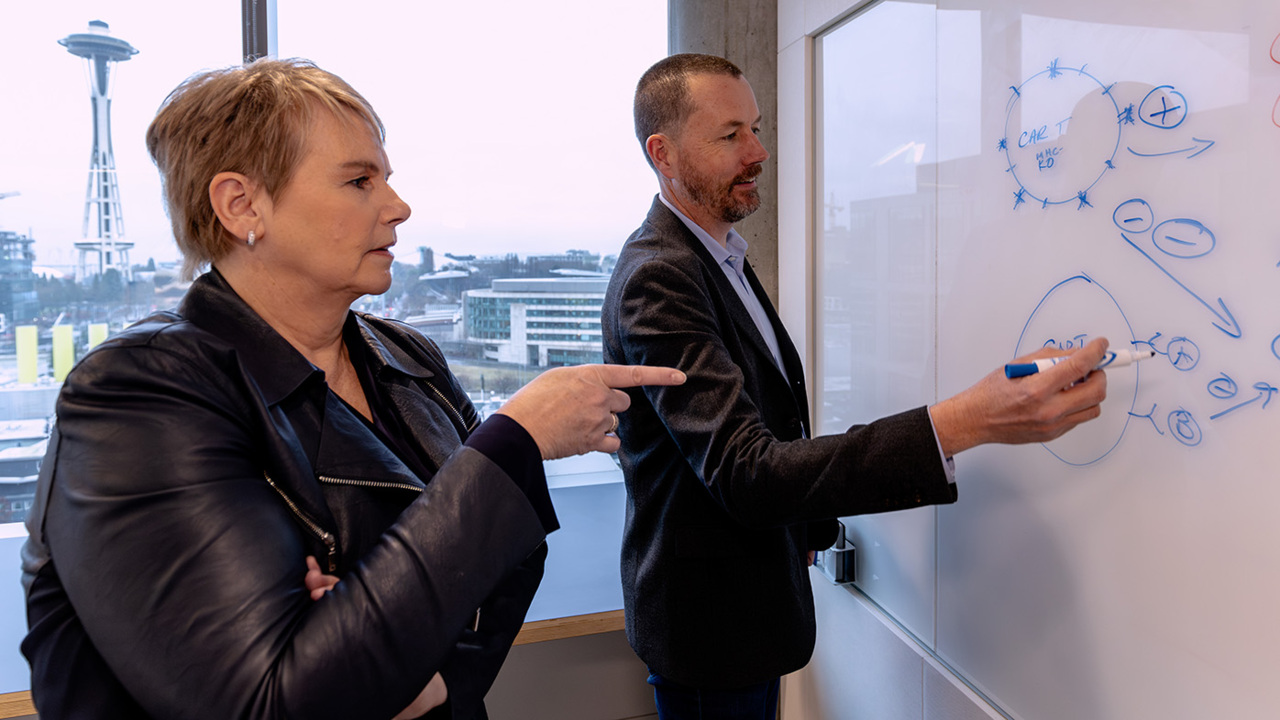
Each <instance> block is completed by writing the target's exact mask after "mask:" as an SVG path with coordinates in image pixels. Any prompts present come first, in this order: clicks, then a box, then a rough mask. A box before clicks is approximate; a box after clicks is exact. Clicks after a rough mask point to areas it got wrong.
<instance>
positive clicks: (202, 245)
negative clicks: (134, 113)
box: [147, 59, 386, 280]
mask: <svg viewBox="0 0 1280 720" xmlns="http://www.w3.org/2000/svg"><path fill="white" fill-rule="evenodd" d="M317 109H324V110H328V111H330V112H332V113H334V114H335V115H337V116H339V117H342V116H344V115H345V114H347V113H353V114H354V116H355V119H358V120H361V121H363V122H364V123H365V124H367V125H368V126H369V128H370V130H371V131H372V132H375V133H376V134H377V136H378V139H379V140H380V141H381V140H384V139H385V137H386V130H385V128H384V127H383V124H382V120H381V119H380V118H379V117H378V114H377V113H375V112H374V110H373V107H372V106H370V105H369V101H368V100H365V99H364V97H363V96H361V95H360V93H358V92H356V91H355V89H354V88H352V87H351V86H350V85H348V84H347V83H346V81H344V80H343V79H342V78H340V77H338V76H337V75H334V74H333V73H330V72H328V71H325V70H321V69H320V68H319V67H316V65H315V64H314V63H312V62H310V61H307V60H298V59H294V60H272V59H262V60H257V61H255V62H253V63H251V64H249V65H244V66H235V67H230V68H224V69H220V70H211V71H208V72H202V73H199V74H196V75H193V76H191V77H190V78H187V79H186V80H185V81H183V83H182V84H181V85H179V86H178V87H177V88H175V89H174V91H173V92H171V93H169V97H167V98H165V101H164V103H163V104H162V105H161V106H160V110H159V111H158V112H157V113H156V117H155V119H154V120H152V121H151V126H150V127H148V128H147V152H149V153H150V154H151V159H152V160H153V161H154V162H155V164H156V167H157V168H159V170H160V179H161V181H162V183H163V186H164V200H165V208H166V210H167V212H168V213H169V221H170V222H171V223H172V224H173V236H174V239H175V240H176V241H177V243H178V249H179V250H181V251H182V256H183V267H182V274H183V277H184V278H186V279H188V280H189V279H191V278H192V277H194V276H195V274H196V273H197V272H198V271H199V270H200V269H201V268H202V267H203V266H205V265H207V264H211V263H213V262H215V261H217V260H218V259H220V258H222V257H223V256H225V255H226V254H227V253H228V252H229V251H230V249H231V247H232V244H233V243H234V242H236V240H237V239H236V238H234V237H232V236H231V234H230V233H229V232H228V231H227V230H226V229H225V228H223V226H222V223H221V222H219V221H218V217H217V215H215V214H214V212H213V205H212V203H211V202H210V200H209V183H210V181H212V180H213V177H214V176H215V175H217V174H218V173H220V172H237V173H241V174H243V175H245V176H246V177H248V178H249V179H251V180H253V181H255V182H259V183H262V186H263V188H264V189H265V190H266V192H267V194H268V195H269V196H270V197H271V198H272V199H275V198H276V197H277V196H278V194H279V192H280V191H281V189H283V188H284V187H285V186H286V185H288V183H289V180H290V178H291V177H292V176H293V172H294V170H295V169H296V168H297V165H298V162H299V161H300V160H301V158H302V154H303V151H304V148H305V140H306V137H305V136H306V129H307V127H308V125H309V124H310V122H311V119H312V117H313V115H314V113H315V112H316V111H317Z"/></svg>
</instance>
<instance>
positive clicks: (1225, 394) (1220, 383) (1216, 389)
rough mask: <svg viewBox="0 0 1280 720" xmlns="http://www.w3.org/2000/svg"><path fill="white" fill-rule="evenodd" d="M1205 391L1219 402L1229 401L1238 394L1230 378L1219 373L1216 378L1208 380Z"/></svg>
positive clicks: (1233, 381) (1237, 389)
mask: <svg viewBox="0 0 1280 720" xmlns="http://www.w3.org/2000/svg"><path fill="white" fill-rule="evenodd" d="M1207 389H1208V391H1209V394H1210V395H1212V396H1214V397H1216V398H1218V399H1219V400H1229V399H1231V398H1233V397H1235V396H1236V393H1237V392H1239V388H1238V387H1237V386H1236V381H1235V380H1232V379H1231V376H1230V375H1228V374H1226V373H1220V374H1219V375H1218V377H1216V378H1214V379H1212V380H1210V381H1209V386H1208V388H1207Z"/></svg>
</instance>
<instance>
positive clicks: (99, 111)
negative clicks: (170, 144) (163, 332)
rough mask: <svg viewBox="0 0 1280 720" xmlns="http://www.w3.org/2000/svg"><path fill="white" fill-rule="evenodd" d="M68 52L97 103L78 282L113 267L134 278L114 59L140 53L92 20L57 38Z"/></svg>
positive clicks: (77, 245)
mask: <svg viewBox="0 0 1280 720" xmlns="http://www.w3.org/2000/svg"><path fill="white" fill-rule="evenodd" d="M58 44H59V45H62V46H63V47H65V48H66V49H67V52H69V53H71V54H72V55H76V56H78V57H82V58H84V59H85V61H86V66H87V68H88V73H89V102H90V103H91V105H92V107H93V151H92V154H91V155H90V156H89V184H88V188H87V189H86V190H85V199H84V224H83V228H82V233H83V235H84V240H83V241H81V242H78V243H76V249H77V250H78V251H79V258H78V261H77V263H76V281H77V282H84V281H85V280H87V279H88V278H89V276H90V275H92V274H99V275H100V274H102V273H103V272H105V271H106V270H108V269H110V268H115V269H116V270H118V271H119V272H120V275H121V277H122V278H123V279H124V280H125V281H126V282H128V281H130V280H132V279H133V268H132V266H131V265H130V264H129V248H131V247H133V243H128V242H123V240H124V218H123V217H122V215H121V212H120V185H119V183H118V182H117V180H116V160H115V155H114V153H113V152H112V150H111V82H110V80H111V64H112V63H117V62H123V61H125V60H128V59H129V58H131V57H133V56H134V55H136V54H137V53H138V51H137V50H136V49H134V47H133V46H132V45H130V44H129V43H127V42H125V41H124V40H121V39H119V38H114V37H111V34H110V32H109V31H108V26H107V24H106V23H105V22H102V21H101V20H93V21H90V23H89V31H88V32H83V33H75V34H72V35H68V36H66V37H65V38H63V39H61V40H59V41H58ZM91 216H96V218H97V227H96V231H95V233H94V234H92V235H91V234H90V233H89V218H90V217H91ZM90 254H95V255H96V260H97V266H96V267H95V268H93V269H92V270H90V267H89V262H88V261H89V256H90Z"/></svg>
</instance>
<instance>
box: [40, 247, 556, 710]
mask: <svg viewBox="0 0 1280 720" xmlns="http://www.w3.org/2000/svg"><path fill="white" fill-rule="evenodd" d="M349 322H354V323H356V324H357V326H358V330H359V337H360V339H361V341H362V342H363V343H365V345H366V347H365V348H364V349H365V355H366V357H367V358H368V362H369V364H370V366H371V370H372V373H373V377H374V380H375V383H376V384H377V387H378V393H377V395H378V396H380V397H383V398H388V399H389V400H390V403H391V405H392V406H393V407H394V411H395V413H396V416H397V417H398V418H399V419H400V420H401V421H402V422H401V424H402V426H403V427H404V428H405V431H406V432H407V433H408V434H409V435H410V436H411V437H409V438H407V439H406V440H407V442H409V443H411V444H416V445H417V446H418V447H419V448H421V450H422V451H423V453H425V455H426V456H427V457H428V458H429V460H430V463H432V464H434V465H435V467H437V468H438V470H437V471H436V472H435V474H434V476H432V477H431V478H427V480H428V481H429V482H427V483H424V481H423V480H424V479H422V478H419V477H417V476H416V475H415V474H414V473H413V472H411V471H410V470H409V469H408V467H406V465H405V464H404V463H403V462H401V460H400V459H399V458H398V457H397V456H396V454H395V453H394V452H392V451H391V450H389V449H388V447H387V446H386V445H385V444H384V443H383V442H381V441H380V440H378V438H377V437H376V436H375V435H374V434H373V432H372V431H371V430H370V427H369V425H368V424H367V423H366V422H365V421H364V420H363V419H362V418H360V417H359V416H358V415H357V414H355V413H354V412H352V411H351V410H350V408H349V407H348V406H347V405H346V404H345V403H343V402H342V401H341V400H340V399H338V398H337V396H335V395H333V394H332V393H330V392H329V391H328V389H327V386H326V385H325V383H324V381H323V379H324V378H323V373H322V372H321V371H319V370H317V369H316V368H315V367H314V366H313V365H311V364H310V363H309V362H308V361H307V360H306V359H305V358H304V357H303V356H302V355H301V354H299V353H298V352H296V351H295V350H294V349H293V348H292V347H291V346H290V345H289V344H288V343H287V342H286V341H285V340H284V339H283V338H282V337H280V335H278V334H277V333H276V332H275V331H273V330H272V329H271V328H270V326H268V325H267V324H266V323H265V322H264V321H263V320H262V319H261V318H259V317H258V316H257V315H256V314H255V313H254V312H253V311H252V310H251V309H249V307H248V306H247V305H245V304H244V302H243V301H241V300H240V298H239V297H238V296H237V295H236V294H235V292H234V291H233V290H232V289H231V288H230V286H228V285H227V284H226V282H225V280H223V279H222V278H221V276H220V275H218V274H217V273H216V271H215V272H210V273H208V274H206V275H204V276H203V277H201V278H199V279H198V280H197V281H196V282H195V284H194V285H193V286H192V288H191V290H190V291H189V292H188V294H187V296H186V298H185V299H184V300H183V303H182V306H181V307H180V309H179V312H178V313H161V314H158V315H155V316H153V317H151V318H149V319H148V320H146V321H144V322H142V323H140V324H139V325H137V326H135V327H133V328H131V329H129V330H128V331H126V332H124V333H122V334H121V335H118V336H116V337H113V338H111V339H110V340H108V341H107V342H106V343H104V344H103V345H101V346H100V347H98V348H95V349H94V350H93V352H91V353H90V354H89V355H88V356H86V357H85V358H84V360H82V361H81V362H80V363H79V364H78V365H77V366H76V368H75V369H74V370H73V371H72V372H71V374H70V376H69V377H68V378H67V381H66V383H65V385H64V387H63V390H62V393H61V395H60V397H59V400H58V406H57V412H58V422H57V427H56V430H55V432H54V434H53V436H52V437H51V438H50V441H49V450H48V454H47V455H46V457H45V460H44V464H43V466H42V468H41V474H40V479H39V483H38V489H37V500H36V505H35V507H33V509H32V512H31V515H30V518H29V520H28V529H29V531H30V539H29V540H28V542H27V545H26V547H25V548H24V550H23V573H24V574H23V582H24V585H25V586H26V588H27V612H28V626H29V633H28V635H27V637H26V639H25V640H24V641H23V643H22V651H23V653H24V654H25V655H26V656H27V658H28V659H29V660H30V662H31V666H32V693H33V696H34V699H35V702H36V707H37V709H38V710H39V712H40V716H41V718H42V720H55V719H56V718H71V717H75V718H132V717H156V718H196V717H203V718H218V719H219V720H223V719H226V718H250V717H253V718H268V717H270V718H276V717H280V718H283V717H297V718H390V717H391V716H393V715H395V714H396V713H397V712H399V711H400V710H402V709H404V708H405V707H407V706H408V704H409V703H410V702H411V701H412V700H413V699H414V698H415V697H416V696H417V694H418V692H419V691H421V689H422V688H423V687H424V686H425V685H426V683H427V681H428V680H429V679H430V678H431V676H432V675H433V674H434V673H436V672H440V673H442V675H443V676H444V678H445V681H446V684H447V686H448V688H449V693H450V703H449V705H448V706H446V708H442V709H441V711H438V712H433V713H431V715H432V717H435V716H436V715H437V714H443V715H445V716H451V717H455V718H472V717H483V716H484V708H483V703H482V698H483V696H484V693H485V692H486V691H487V690H488V688H489V685H490V684H491V683H492V681H493V678H494V677H495V676H496V674H497V671H498V667H499V665H501V663H502V660H503V659H504V658H505V656H506V653H507V651H508V650H509V648H510V645H511V642H512V640H513V639H514V637H515V634H516V633H517V632H518V631H519V628H520V624H521V623H522V622H523V618H524V614H525V611H526V610H527V609H528V606H529V603H530V601H531V600H532V597H533V594H534V591H535V590H536V589H537V586H538V583H539V581H540V579H541V575H542V563H543V559H544V558H545V553H546V545H545V544H544V542H543V540H544V537H545V532H546V531H545V530H544V525H545V523H544V522H543V521H540V520H539V516H538V512H536V511H535V505H536V499H537V497H538V496H539V494H542V495H545V493H546V489H545V482H546V480H545V477H542V476H541V470H540V469H539V470H538V471H537V473H538V477H536V478H533V479H532V482H529V483H528V485H529V487H530V488H532V489H529V490H526V489H524V488H522V486H521V484H520V483H521V481H522V480H521V479H518V478H513V477H512V476H509V475H508V474H507V473H505V472H504V471H503V470H502V469H501V468H499V466H498V465H497V464H495V463H494V462H493V461H492V460H490V459H489V457H490V456H488V455H486V454H485V453H482V452H480V451H478V450H476V449H474V448H472V447H468V446H466V445H463V441H464V439H465V438H467V437H468V434H469V433H471V432H472V431H473V430H474V428H475V426H476V424H477V418H476V413H475V410H474V408H473V407H472V406H471V404H470V402H469V401H468V400H467V396H466V395H465V393H463V392H462V390H461V389H460V387H459V386H458V384H457V381H456V380H455V379H454V377H453V375H452V374H450V372H449V370H448V368H447V366H446V364H445V361H444V358H443V356H442V355H441V354H440V352H439V350H438V349H437V348H436V347H435V345H434V344H433V343H431V342H430V341H429V340H427V339H426V338H424V337H422V336H421V335H419V334H418V333H416V332H415V331H413V330H412V329H411V328H409V327H408V326H405V325H402V324H399V323H395V322H392V321H387V320H379V319H376V318H373V317H369V316H364V315H355V316H353V317H352V318H350V319H349ZM498 419H499V420H501V421H505V422H510V421H509V420H508V419H507V418H501V417H499V418H498ZM512 424H513V425H514V423H512ZM486 425H487V424H486ZM516 427H517V428H518V426H516ZM482 432H483V431H482ZM520 432H521V433H522V432H523V431H520ZM514 435H519V433H514ZM489 437H490V438H492V437H493V434H492V433H491V434H490V435H489ZM500 437H505V435H501V434H500ZM512 442H513V443H517V445H513V447H512V448H510V449H511V450H512V451H523V452H526V453H527V452H528V445H527V444H528V443H531V442H532V440H531V439H529V438H528V437H527V434H525V435H524V436H523V437H520V438H517V439H516V440H513V441H512ZM519 442H524V443H526V444H525V445H523V446H519V445H518V443H519ZM534 447H535V448H536V446H534ZM504 449H506V448H504ZM534 465H537V463H536V462H535V463H534ZM524 480H526V481H527V480H528V479H527V478H526V479H524ZM526 492H527V493H528V495H527V494H526ZM530 496H533V497H535V503H534V504H531V501H530V500H529V497H530ZM306 555H314V556H316V557H317V558H318V559H320V561H321V565H322V567H324V568H325V569H326V570H327V572H329V573H330V574H334V575H337V576H339V577H340V578H341V582H340V583H339V584H338V586H337V587H336V588H335V589H334V591H333V592H331V593H329V595H328V596H326V597H325V598H323V599H322V600H320V601H318V602H313V601H312V600H311V599H310V598H309V596H308V594H307V592H306V590H305V588H304V587H303V583H302V577H303V574H304V572H305V564H304V558H305V556H306ZM477 608H480V613H479V616H478V624H476V623H477ZM473 624H475V628H476V629H472V627H473Z"/></svg>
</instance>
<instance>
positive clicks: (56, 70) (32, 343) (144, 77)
mask: <svg viewBox="0 0 1280 720" xmlns="http://www.w3.org/2000/svg"><path fill="white" fill-rule="evenodd" d="M193 27H199V29H200V31H199V32H182V31H179V29H181V28H193ZM0 47H4V48H5V52H6V56H7V57H9V58H11V59H12V60H11V63H13V64H12V66H11V67H10V70H11V71H10V72H6V73H4V75H3V79H0V87H2V88H3V95H4V97H6V98H11V99H12V98H19V99H22V100H21V101H20V102H17V103H11V104H9V105H8V106H7V107H6V110H5V112H3V113H0V248H3V259H2V261H0V563H2V564H3V565H4V566H5V567H8V568H10V572H11V573H13V575H11V576H10V579H9V580H7V581H5V582H0V648H3V650H0V693H3V692H13V691H17V690H25V689H27V687H28V685H29V675H28V669H27V665H26V661H25V660H23V659H22V657H21V656H20V655H19V653H18V649H17V648H18V642H19V641H20V640H21V638H22V636H23V635H24V634H25V633H26V622H25V617H26V613H25V609H24V606H23V598H22V588H21V586H20V584H19V583H18V582H17V578H16V574H17V567H18V559H17V558H18V551H19V549H20V548H21V547H22V543H23V541H24V539H25V535H26V533H25V529H24V527H23V526H22V525H21V522H22V521H23V520H24V519H25V517H26V513H27V509H28V508H29V507H30V505H31V500H32V493H33V489H34V485H35V473H36V470H37V468H38V466H39V462H40V458H41V457H43V455H44V445H45V440H46V438H47V423H48V420H49V418H50V416H51V415H52V413H53V404H54V400H55V398H56V397H57V393H58V389H59V386H60V383H61V381H62V379H63V378H64V377H65V376H66V372H67V370H69V369H70V366H71V364H72V363H73V362H74V361H75V359H77V358H79V357H80V356H82V355H83V354H84V353H85V351H86V350H87V349H88V348H89V347H91V346H92V345H93V344H96V343H98V342H101V341H102V339H103V338H105V337H106V336H107V334H108V333H111V332H115V331H118V330H119V329H121V328H122V327H123V326H124V325H126V324H127V323H129V322H131V321H133V320H136V319H138V318H140V317H142V316H144V315H146V314H148V313H150V312H151V311H152V310H155V309H160V308H166V307H170V306H172V305H173V304H174V303H175V302H176V298H177V297H179V296H180V295H181V292H182V289H183V288H182V286H181V285H180V284H179V283H178V271H177V266H176V262H177V258H178V254H177V249H176V247H175V246H174V243H173V235H172V233H171V232H170V229H169V221H168V218H166V217H165V214H164V210H163V208H162V206H161V199H160V179H159V176H158V174H157V173H156V170H155V167H154V166H153V165H152V164H151V160H150V158H149V157H148V156H147V153H146V148H145V146H144V140H143V134H144V132H145V131H146V127H147V124H148V123H150V121H151V118H152V116H153V115H154V114H155V111H156V108H157V107H158V106H159V105H160V103H161V101H163V100H164V98H165V96H166V95H168V93H169V91H170V90H172V89H173V88H174V86H176V85H177V84H178V83H180V82H181V81H182V80H183V79H184V78H185V77H186V76H187V75H189V74H191V73H192V72H194V71H196V70H198V69H200V68H203V67H215V66H222V65H229V64H232V63H235V62H237V61H239V59H240V4H239V3H238V2H232V1H230V0H224V1H223V2H205V3H200V4H199V5H191V6H188V5H186V4H183V3H176V4H175V3H170V2H146V1H143V0H138V1H137V2H131V3H103V2H100V1H99V2H92V1H86V0H67V2H58V3H43V4H42V3H6V4H4V5H3V6H0ZM131 49H132V50H136V51H137V52H136V54H134V53H132V52H131ZM89 57H98V58H102V59H103V62H102V63H101V65H100V66H99V65H98V61H95V60H90V59H88V58H89ZM19 63H20V67H19ZM95 85H96V87H97V88H98V93H97V94H98V96H99V97H98V99H97V100H94V99H93V95H94V90H93V88H94V87H95ZM37 98H38V102H37V101H36V99H37ZM95 130H96V133H95ZM95 138H96V146H95ZM86 177H87V179H88V181H87V183H86ZM77 278H79V281H77ZM6 523H7V524H6Z"/></svg>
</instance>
